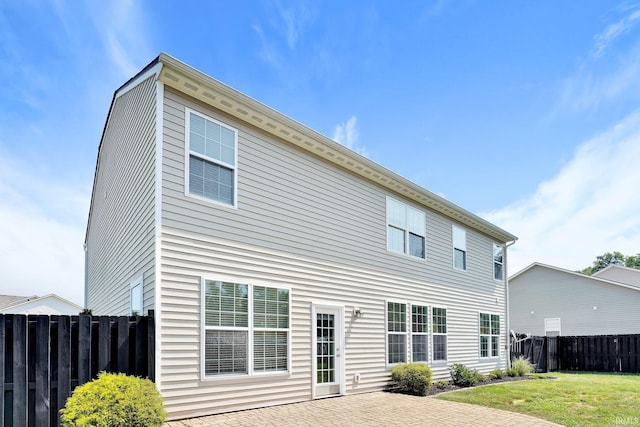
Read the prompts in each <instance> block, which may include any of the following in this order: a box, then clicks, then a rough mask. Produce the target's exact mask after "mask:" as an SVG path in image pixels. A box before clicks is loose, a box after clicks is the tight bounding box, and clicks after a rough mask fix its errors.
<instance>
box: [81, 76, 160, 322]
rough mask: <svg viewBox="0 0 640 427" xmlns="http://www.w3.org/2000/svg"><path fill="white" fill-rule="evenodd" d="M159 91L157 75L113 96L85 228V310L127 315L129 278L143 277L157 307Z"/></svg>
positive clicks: (148, 301) (148, 298) (147, 305)
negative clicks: (157, 115) (157, 94)
mask: <svg viewBox="0 0 640 427" xmlns="http://www.w3.org/2000/svg"><path fill="white" fill-rule="evenodd" d="M155 94H156V84H155V79H154V78H153V77H149V78H147V79H146V80H144V81H142V82H139V83H137V86H136V87H134V88H132V89H130V90H129V91H127V92H126V93H124V94H123V95H121V96H119V97H117V98H116V99H115V100H114V103H113V106H112V109H111V112H110V114H109V117H108V118H107V124H106V128H105V132H104V137H103V140H102V143H101V148H100V153H99V157H98V165H97V174H96V182H95V183H94V191H93V199H92V207H91V215H90V218H89V224H88V232H87V250H88V272H87V273H88V274H87V277H88V289H87V308H89V309H91V310H93V314H98V315H128V314H129V310H130V305H129V304H130V301H129V300H130V287H129V283H130V281H132V280H134V279H135V278H136V277H139V276H140V275H143V277H144V312H145V313H146V312H147V310H149V309H152V308H153V307H154V282H155V275H154V269H153V267H154V259H155V252H154V251H155V249H154V243H155V242H154V230H155V228H154V227H155V226H154V207H155V202H154V183H155V172H154V170H155V165H154V162H155V160H154V159H155V157H154V155H155V139H154V137H155V129H156V127H155V124H156V120H155Z"/></svg>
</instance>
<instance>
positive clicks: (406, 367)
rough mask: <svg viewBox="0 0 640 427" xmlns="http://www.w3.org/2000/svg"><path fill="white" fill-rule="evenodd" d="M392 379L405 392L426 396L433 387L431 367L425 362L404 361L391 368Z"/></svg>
mask: <svg viewBox="0 0 640 427" xmlns="http://www.w3.org/2000/svg"><path fill="white" fill-rule="evenodd" d="M391 381H393V383H394V384H395V386H396V387H397V389H398V390H400V391H401V392H403V393H407V394H413V395H416V396H426V395H427V392H428V391H429V387H431V368H429V366H427V365H425V364H423V363H402V364H400V365H397V366H395V367H394V368H393V370H391Z"/></svg>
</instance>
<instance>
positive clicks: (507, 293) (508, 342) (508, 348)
mask: <svg viewBox="0 0 640 427" xmlns="http://www.w3.org/2000/svg"><path fill="white" fill-rule="evenodd" d="M516 242H517V240H514V241H513V242H511V243H507V244H506V245H505V246H504V262H503V265H504V266H505V267H506V266H508V265H509V263H508V262H507V261H508V260H507V258H508V256H507V252H508V251H507V249H508V248H509V247H510V246H513V245H514V244H515V243H516ZM504 295H505V301H506V304H507V367H508V368H509V367H511V329H510V328H509V318H510V315H511V314H510V313H509V276H508V275H507V269H506V268H505V269H504Z"/></svg>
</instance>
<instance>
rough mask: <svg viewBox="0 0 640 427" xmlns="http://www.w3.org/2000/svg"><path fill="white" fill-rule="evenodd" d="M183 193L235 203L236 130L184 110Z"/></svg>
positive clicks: (233, 204) (229, 203) (230, 203)
mask: <svg viewBox="0 0 640 427" xmlns="http://www.w3.org/2000/svg"><path fill="white" fill-rule="evenodd" d="M186 123H187V126H186V128H187V157H188V158H187V160H186V162H187V166H186V168H185V169H186V174H185V175H186V192H187V194H190V195H193V196H197V197H203V198H205V199H209V200H213V201H216V202H220V203H224V204H227V205H231V206H235V204H236V190H235V188H236V151H237V148H236V146H237V132H236V130H235V129H233V128H230V127H229V126H226V125H224V124H222V123H220V122H218V121H215V120H213V119H211V118H208V117H205V116H203V115H201V114H198V113H196V112H194V111H191V110H187V113H186Z"/></svg>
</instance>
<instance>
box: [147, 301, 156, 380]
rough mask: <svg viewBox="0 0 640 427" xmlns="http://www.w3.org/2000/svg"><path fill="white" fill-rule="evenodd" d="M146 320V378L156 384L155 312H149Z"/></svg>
mask: <svg viewBox="0 0 640 427" xmlns="http://www.w3.org/2000/svg"><path fill="white" fill-rule="evenodd" d="M148 316H149V318H148V320H147V322H148V323H147V376H148V377H149V379H150V380H151V381H153V382H156V318H155V311H154V310H149V312H148Z"/></svg>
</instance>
